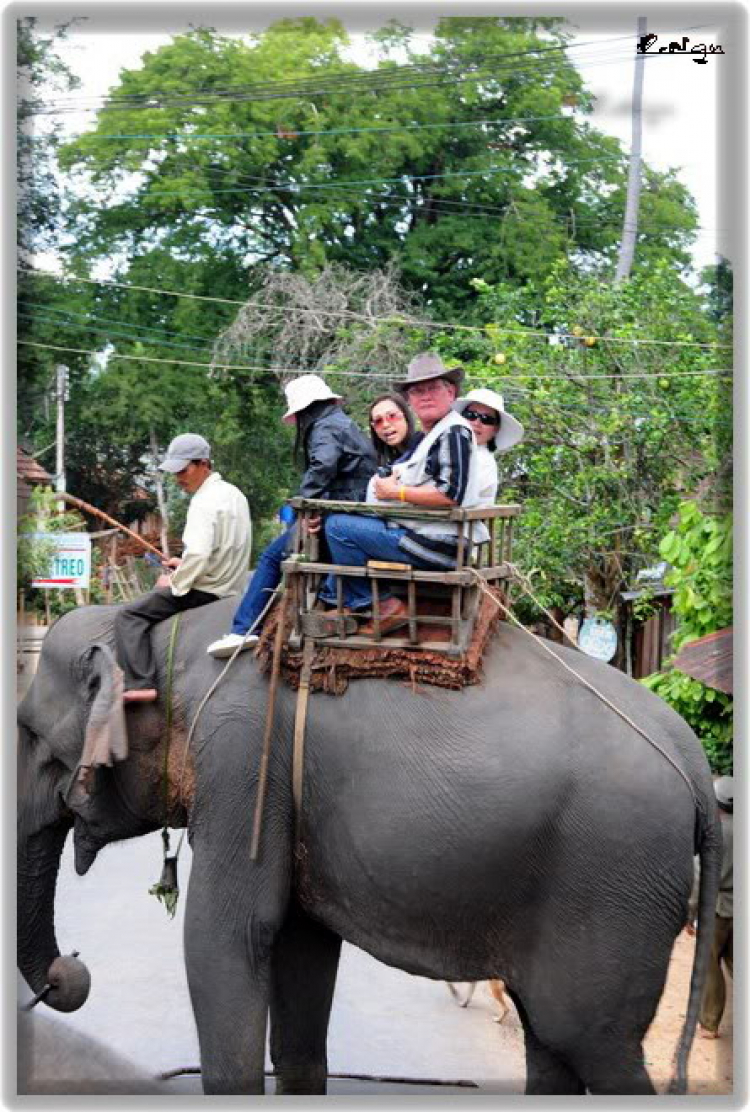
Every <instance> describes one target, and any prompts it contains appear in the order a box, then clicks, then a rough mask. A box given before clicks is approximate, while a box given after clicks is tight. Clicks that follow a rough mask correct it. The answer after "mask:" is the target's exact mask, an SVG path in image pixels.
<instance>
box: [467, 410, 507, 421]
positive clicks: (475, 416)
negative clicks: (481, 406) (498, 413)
mask: <svg viewBox="0 0 750 1112" xmlns="http://www.w3.org/2000/svg"><path fill="white" fill-rule="evenodd" d="M464 417H465V418H466V420H467V421H479V424H480V425H499V424H500V418H499V417H491V416H490V414H489V413H477V411H476V409H465V410H464Z"/></svg>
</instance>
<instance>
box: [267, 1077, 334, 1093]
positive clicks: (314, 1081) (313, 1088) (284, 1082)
mask: <svg viewBox="0 0 750 1112" xmlns="http://www.w3.org/2000/svg"><path fill="white" fill-rule="evenodd" d="M326 1082H327V1077H326V1075H325V1073H323V1074H322V1075H321V1074H320V1073H318V1072H317V1071H315V1072H313V1073H308V1074H300V1073H288V1074H276V1075H275V1084H276V1088H275V1090H274V1092H275V1095H276V1096H277V1097H324V1096H326V1095H327V1093H328V1087H327V1084H326Z"/></svg>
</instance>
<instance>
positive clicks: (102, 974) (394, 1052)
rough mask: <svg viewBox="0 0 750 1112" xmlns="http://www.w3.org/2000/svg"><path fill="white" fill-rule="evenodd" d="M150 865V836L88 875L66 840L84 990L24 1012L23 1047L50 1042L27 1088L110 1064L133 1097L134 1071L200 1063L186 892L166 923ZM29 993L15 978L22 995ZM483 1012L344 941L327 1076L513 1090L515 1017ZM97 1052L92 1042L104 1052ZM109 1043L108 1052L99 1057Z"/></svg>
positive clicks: (68, 914)
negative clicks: (186, 949)
mask: <svg viewBox="0 0 750 1112" xmlns="http://www.w3.org/2000/svg"><path fill="white" fill-rule="evenodd" d="M173 846H174V843H173ZM189 864H190V849H189V847H188V846H187V842H186V843H185V845H184V846H183V850H182V853H181V856H180V885H181V887H182V889H183V893H184V892H185V890H186V888H187V878H188V873H189ZM160 871H161V839H160V836H159V835H158V834H155V835H150V836H149V837H147V838H140V839H137V840H135V841H132V842H125V843H120V844H119V845H113V846H109V847H107V849H105V850H104V851H103V852H102V853H101V854H100V856H99V858H98V860H97V861H96V863H95V864H94V865H93V867H92V869H91V870H90V872H89V874H88V875H87V876H85V877H77V876H76V875H75V872H74V870H73V865H72V853H71V847H70V844H69V845H68V846H67V847H66V852H65V854H64V857H63V863H62V868H61V872H60V878H59V883H58V899H57V905H56V915H57V923H56V926H57V937H58V943H59V945H60V948H61V950H62V952H63V953H69V952H70V951H71V950H73V949H77V950H79V951H80V954H81V958H82V960H84V961H85V962H86V964H87V965H88V967H89V969H90V971H91V975H92V988H91V995H90V997H89V1000H88V1001H87V1003H86V1004H85V1006H84V1007H83V1008H82V1009H81V1010H80V1011H79V1012H75V1013H73V1014H71V1015H59V1014H58V1013H54V1021H53V1019H52V1018H51V1017H52V1014H53V1013H51V1012H50V1010H49V1009H44V1006H43V1005H39V1007H38V1008H37V1009H36V1010H35V1012H34V1013H32V1023H35V1024H36V1025H37V1026H38V1027H39V1028H40V1034H39V1036H38V1038H37V1040H36V1042H35V1043H34V1044H33V1045H34V1046H35V1048H38V1049H40V1048H42V1047H44V1046H47V1045H52V1046H54V1048H55V1051H54V1053H49V1054H47V1052H46V1050H45V1051H44V1052H43V1053H42V1052H41V1049H40V1053H39V1054H37V1058H39V1057H41V1058H44V1061H43V1062H40V1063H37V1062H36V1061H35V1076H36V1078H37V1084H38V1085H42V1086H44V1087H45V1091H46V1092H47V1093H50V1092H54V1091H55V1088H54V1086H55V1083H56V1082H58V1081H64V1080H66V1079H67V1080H68V1081H69V1082H70V1083H71V1084H72V1085H73V1086H75V1084H76V1081H75V1078H77V1077H81V1076H82V1077H84V1078H86V1077H88V1078H93V1079H94V1080H96V1079H98V1078H99V1077H100V1076H104V1075H105V1074H106V1073H107V1070H108V1068H109V1069H111V1070H112V1071H114V1073H115V1075H116V1076H117V1077H119V1078H120V1079H121V1081H122V1082H124V1083H125V1085H126V1087H127V1086H128V1085H130V1084H131V1081H132V1085H133V1087H132V1088H130V1089H127V1091H130V1092H137V1091H139V1090H138V1089H137V1087H136V1085H137V1082H136V1081H135V1080H133V1079H136V1078H142V1079H149V1078H154V1077H156V1076H158V1075H160V1074H162V1073H165V1072H167V1071H170V1070H176V1069H181V1068H186V1067H188V1068H189V1067H197V1066H198V1064H199V1056H198V1041H197V1037H196V1033H195V1027H194V1023H193V1017H192V1011H191V1008H190V1000H189V996H188V990H187V983H186V978H185V972H184V965H183V958H182V913H183V910H184V898H181V900H180V904H179V907H178V912H177V915H176V917H175V919H174V920H170V919H168V918H167V915H166V913H165V912H164V909H163V907H162V905H161V904H160V903H159V902H158V901H157V900H156V899H155V898H154V897H153V896H149V895H148V888H149V887H150V886H151V885H152V884H153V883H154V882H155V881H156V880H157V879H158V877H159V873H160ZM29 996H30V993H29V991H28V989H27V988H26V986H25V985H24V986H23V988H22V990H21V1000H22V1001H23V1000H26V999H28V998H29ZM45 1012H46V1015H45ZM493 1014H494V1013H493V1004H492V1001H491V1000H490V999H489V997H488V996H487V995H486V994H485V993H484V992H483V991H482V990H478V991H477V993H476V995H475V997H474V1001H473V1002H472V1005H471V1007H470V1008H468V1009H466V1010H463V1009H461V1008H458V1007H457V1006H456V1004H455V1003H454V1001H453V999H452V997H451V996H450V994H449V992H448V990H447V988H446V986H445V985H443V984H442V983H440V982H434V981H429V980H426V979H424V978H421V977H411V976H409V975H408V974H406V973H402V972H400V971H398V970H394V969H390V968H389V967H387V966H384V965H382V964H381V963H379V962H377V961H375V960H374V959H373V958H371V957H370V956H369V955H367V954H365V953H363V952H362V951H361V950H357V949H356V948H354V947H351V946H346V945H345V946H344V951H343V954H342V961H341V969H340V974H339V980H338V984H337V989H336V998H335V1003H334V1009H333V1015H332V1019H331V1030H330V1038H329V1068H330V1071H331V1073H332V1074H335V1073H345V1074H368V1075H375V1076H378V1077H381V1076H388V1077H406V1078H429V1079H440V1080H458V1079H462V1080H468V1081H473V1082H475V1083H476V1084H477V1086H478V1087H477V1088H453V1087H450V1088H446V1087H443V1086H441V1087H437V1086H435V1087H421V1086H414V1085H397V1084H383V1083H379V1082H373V1081H369V1082H368V1081H356V1080H334V1081H332V1082H331V1086H330V1091H331V1093H332V1094H337V1095H343V1094H355V1095H360V1094H369V1093H379V1094H385V1093H400V1092H403V1093H413V1094H420V1093H421V1094H424V1093H434V1094H448V1093H451V1092H455V1093H461V1094H463V1095H466V1094H478V1095H481V1094H484V1095H486V1094H488V1093H491V1092H494V1093H497V1092H505V1093H520V1092H522V1091H523V1077H524V1068H523V1050H522V1037H521V1034H520V1028H519V1025H518V1020H517V1018H516V1016H515V1014H514V1013H511V1014H510V1015H509V1016H507V1017H506V1019H505V1021H504V1023H503V1024H502V1025H498V1024H496V1023H493V1022H492V1016H493ZM45 1034H48V1038H47V1040H46V1041H45V1039H44V1038H43V1037H42V1036H43V1035H45ZM65 1034H67V1036H68V1038H69V1041H70V1049H71V1052H70V1054H69V1055H68V1059H67V1061H65V1062H64V1061H63V1059H61V1058H60V1051H61V1047H62V1046H63V1045H64V1044H65V1041H66V1040H65V1038H63V1037H61V1035H65ZM87 1040H95V1043H96V1044H97V1045H96V1046H95V1045H94V1043H91V1047H92V1050H91V1052H90V1053H88V1052H87V1051H86V1047H87V1045H89V1044H88V1042H87ZM102 1048H103V1049H102ZM94 1050H97V1051H98V1050H102V1053H101V1055H99V1056H97V1054H95V1053H94ZM110 1052H111V1053H113V1054H116V1055H117V1056H118V1057H117V1060H116V1061H115V1062H114V1063H109V1065H108V1063H107V1061H106V1059H107V1056H108V1054H109V1053H110ZM99 1057H101V1059H102V1062H101V1063H100V1062H99ZM45 1062H46V1064H45ZM92 1063H96V1064H95V1065H94V1064H92ZM50 1085H51V1086H52V1088H50V1087H49V1086H50ZM57 1091H58V1092H59V1091H60V1089H59V1088H58V1089H57ZM73 1091H76V1090H75V1088H74V1089H73ZM120 1091H122V1090H120ZM154 1091H158V1092H160V1093H164V1094H165V1095H173V1094H181V1093H185V1094H188V1093H192V1094H197V1093H200V1092H201V1088H200V1080H199V1078H198V1077H197V1076H196V1075H194V1074H193V1075H187V1076H183V1077H180V1078H177V1079H174V1080H170V1081H167V1082H163V1083H162V1084H161V1085H160V1086H157V1087H155V1090H154Z"/></svg>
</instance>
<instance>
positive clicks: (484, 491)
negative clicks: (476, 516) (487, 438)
mask: <svg viewBox="0 0 750 1112" xmlns="http://www.w3.org/2000/svg"><path fill="white" fill-rule="evenodd" d="M477 470H478V471H479V505H480V506H494V505H495V499H496V498H497V487H498V474H497V460H496V459H495V457H494V455H493V454H492V452H491V451H490V450H489V448H488V447H487V445H486V444H478V445H477Z"/></svg>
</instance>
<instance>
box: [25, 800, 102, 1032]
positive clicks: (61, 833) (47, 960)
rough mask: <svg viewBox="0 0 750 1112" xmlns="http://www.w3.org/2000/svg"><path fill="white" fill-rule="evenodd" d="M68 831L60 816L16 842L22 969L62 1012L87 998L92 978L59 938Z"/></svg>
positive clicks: (46, 999)
mask: <svg viewBox="0 0 750 1112" xmlns="http://www.w3.org/2000/svg"><path fill="white" fill-rule="evenodd" d="M69 829H70V823H69V822H68V821H67V820H64V819H63V820H60V821H58V822H56V823H54V824H53V825H51V826H48V827H46V828H45V829H43V830H41V831H39V832H37V833H36V834H33V835H32V836H30V837H28V838H19V846H18V968H19V969H20V971H21V973H22V974H23V976H24V978H25V980H26V982H27V984H28V985H29V988H30V989H31V990H32V992H34V993H35V994H36V996H40V997H41V999H43V1000H44V1002H45V1003H46V1004H49V1006H50V1007H51V1008H55V1009H56V1010H57V1011H60V1012H73V1011H75V1010H76V1009H77V1008H80V1007H81V1005H82V1004H83V1003H84V1002H85V1001H86V998H87V997H88V994H89V988H90V977H89V972H88V970H87V969H86V966H85V965H83V964H82V962H79V961H77V959H76V957H75V956H67V957H61V955H60V951H59V949H58V946H57V939H56V938H55V887H56V885H57V874H58V871H59V868H60V857H61V855H62V851H63V846H64V845H65V839H66V837H67V834H68V831H69Z"/></svg>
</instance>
